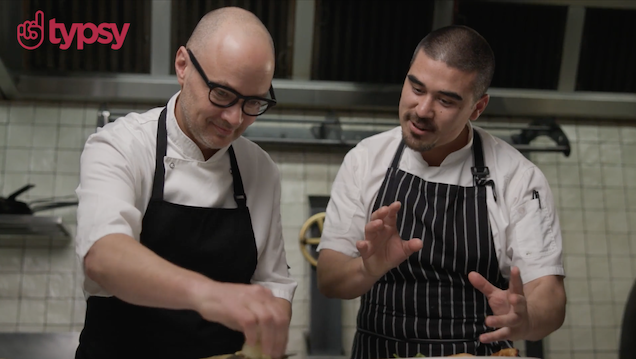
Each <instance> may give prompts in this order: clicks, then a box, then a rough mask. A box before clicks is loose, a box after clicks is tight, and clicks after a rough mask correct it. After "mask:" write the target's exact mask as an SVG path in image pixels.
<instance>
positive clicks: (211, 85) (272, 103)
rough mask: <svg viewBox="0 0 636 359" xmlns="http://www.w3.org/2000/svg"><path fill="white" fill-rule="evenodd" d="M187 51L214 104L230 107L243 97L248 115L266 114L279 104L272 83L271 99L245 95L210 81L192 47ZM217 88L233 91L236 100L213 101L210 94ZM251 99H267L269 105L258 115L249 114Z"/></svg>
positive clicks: (270, 89) (243, 108)
mask: <svg viewBox="0 0 636 359" xmlns="http://www.w3.org/2000/svg"><path fill="white" fill-rule="evenodd" d="M186 51H187V52H188V56H189V57H190V61H191V62H192V64H193V65H194V68H195V69H196V70H197V72H198V73H199V75H200V76H201V78H202V79H203V81H204V82H205V84H206V85H207V86H208V88H209V89H210V92H208V101H210V103H211V104H212V105H214V106H217V107H221V108H230V107H232V106H234V105H236V104H237V103H238V102H239V100H241V99H242V100H243V104H242V105H241V111H243V113H244V114H246V115H248V116H260V115H262V114H264V113H265V112H267V110H269V109H270V108H272V107H273V106H276V104H277V101H276V94H275V93H274V86H272V84H270V85H269V95H270V96H271V97H272V98H271V99H269V98H264V97H260V96H244V95H241V94H240V93H239V92H238V91H236V90H235V89H233V88H231V87H228V86H225V85H221V84H220V83H216V82H213V81H210V80H209V79H208V76H207V75H206V74H205V71H203V68H202V67H201V65H200V64H199V61H198V60H197V58H196V57H195V56H194V54H193V53H192V51H191V50H190V49H186ZM215 88H221V89H223V90H225V91H228V92H230V93H232V94H233V95H235V96H236V98H235V99H234V100H232V101H231V102H230V103H229V104H227V105H219V104H218V103H215V102H214V101H212V99H211V98H210V96H211V94H212V90H214V89H215ZM249 100H259V101H265V102H267V107H266V108H265V110H263V112H261V113H259V114H258V115H252V114H249V113H247V112H245V104H246V103H247V101H249Z"/></svg>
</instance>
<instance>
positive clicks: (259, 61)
mask: <svg viewBox="0 0 636 359" xmlns="http://www.w3.org/2000/svg"><path fill="white" fill-rule="evenodd" d="M175 70H176V76H177V79H178V81H179V84H180V87H181V91H180V92H179V93H177V94H175V95H174V96H173V97H172V98H171V99H170V100H169V101H168V103H167V105H166V106H165V107H162V108H156V109H152V110H150V111H148V112H145V113H141V114H139V113H130V114H128V115H127V116H125V117H123V118H120V119H118V120H117V121H115V122H113V123H110V124H108V125H106V126H104V128H102V129H100V130H99V131H98V132H97V133H95V134H93V135H91V136H90V137H89V139H88V140H87V142H86V145H85V147H84V151H83V153H82V157H81V175H80V185H79V187H78V188H77V195H78V197H79V207H78V214H77V220H78V228H77V238H76V243H77V245H76V249H77V254H78V257H79V259H80V261H81V263H82V264H83V273H84V281H83V289H84V293H85V296H86V299H87V304H86V317H85V325H84V329H83V330H82V333H81V336H80V344H79V347H78V349H77V353H76V358H91V359H92V358H108V359H112V358H128V357H131V358H132V357H134V358H204V357H209V356H213V355H220V354H227V353H234V352H236V351H238V350H240V349H241V347H242V346H243V344H244V343H245V342H247V343H248V344H250V345H256V344H259V345H260V346H261V348H262V352H263V354H265V355H270V356H272V357H273V358H277V357H280V356H282V355H283V354H284V352H285V348H286V345H287V334H288V330H289V321H290V317H291V304H290V302H291V300H292V297H293V295H294V290H295V288H296V282H294V281H293V280H292V278H291V277H290V274H289V271H288V267H287V263H286V259H285V251H284V246H283V238H282V233H281V232H282V230H281V218H280V177H279V173H278V170H277V166H276V165H275V164H274V162H273V161H272V160H271V158H270V157H269V156H268V155H267V154H266V153H265V152H264V151H263V150H261V149H260V148H259V147H258V146H257V145H255V144H254V143H252V142H250V141H249V140H247V139H245V138H243V137H241V134H242V133H243V132H244V131H245V129H246V128H247V127H248V126H249V125H251V124H252V123H254V121H255V119H256V117H257V116H258V115H261V114H263V113H264V112H265V111H267V109H269V108H270V107H272V106H274V105H275V104H276V100H275V95H274V90H273V88H272V85H271V82H272V78H273V74H274V46H273V42H272V39H271V36H270V34H269V32H268V31H267V29H266V28H265V27H264V26H263V24H262V23H261V22H260V21H259V19H258V18H257V17H256V16H254V15H253V14H252V13H250V12H248V11H245V10H242V9H239V8H223V9H219V10H215V11H213V12H211V13H208V14H207V15H206V16H204V17H203V18H202V19H201V21H200V22H199V24H198V25H197V27H196V28H195V30H194V32H193V33H192V36H191V37H190V39H189V40H188V42H187V44H186V46H185V47H183V46H182V47H180V48H179V49H178V51H177V53H176V59H175Z"/></svg>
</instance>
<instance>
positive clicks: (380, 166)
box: [318, 123, 565, 283]
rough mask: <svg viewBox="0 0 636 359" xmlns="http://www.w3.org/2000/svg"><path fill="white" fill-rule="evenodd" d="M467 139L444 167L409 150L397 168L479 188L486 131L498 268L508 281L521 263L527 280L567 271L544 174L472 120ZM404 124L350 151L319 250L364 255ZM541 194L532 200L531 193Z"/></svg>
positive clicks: (336, 184) (489, 201)
mask: <svg viewBox="0 0 636 359" xmlns="http://www.w3.org/2000/svg"><path fill="white" fill-rule="evenodd" d="M468 126H469V129H470V135H469V138H470V140H469V143H468V144H467V145H466V146H464V147H463V148H462V149H460V150H458V151H456V152H453V153H451V154H450V155H448V157H446V159H445V160H444V161H443V162H442V164H441V165H440V166H439V167H434V166H429V165H428V164H427V163H426V161H424V159H423V158H422V156H421V154H420V153H419V152H415V151H413V150H412V149H410V148H408V147H406V148H405V149H404V153H403V155H402V158H401V160H400V165H399V168H400V169H401V170H402V171H405V172H408V173H411V174H413V175H415V176H418V177H420V178H422V179H424V180H426V181H428V182H437V183H445V184H451V185H459V186H463V187H472V186H473V175H472V172H471V167H472V166H473V155H472V144H473V140H472V139H473V130H474V129H476V130H477V131H479V133H480V134H481V138H482V142H483V150H484V161H485V165H486V166H487V167H488V168H489V169H490V178H491V179H493V180H494V182H495V191H496V195H497V201H495V199H494V197H493V193H492V189H491V187H489V186H487V187H486V190H487V204H488V218H489V221H490V226H491V228H492V234H493V240H494V244H495V252H496V254H497V259H498V260H499V268H500V270H501V272H502V274H503V275H504V277H506V278H509V276H510V268H511V267H512V266H517V267H519V269H520V272H521V278H522V280H523V282H524V283H527V282H529V281H532V280H534V279H537V278H539V277H542V276H546V275H561V276H563V275H565V272H564V269H563V262H562V257H561V252H562V239H561V229H560V225H559V219H558V216H557V213H556V211H555V208H554V201H553V197H552V192H551V191H550V187H549V186H548V181H547V180H546V178H545V176H544V175H543V173H542V172H541V170H539V168H537V166H535V165H534V164H533V163H532V162H530V161H529V160H527V159H526V158H525V157H524V156H523V155H522V154H521V153H519V152H518V151H517V150H516V149H515V148H514V147H512V146H510V145H509V144H508V143H506V142H505V141H503V140H501V139H498V138H496V137H494V136H492V135H490V134H489V133H487V132H485V131H484V130H482V129H480V128H478V127H473V126H472V125H470V123H469V125H468ZM401 140H402V129H401V128H400V127H396V128H394V129H392V130H389V131H386V132H383V133H380V134H377V135H374V136H371V137H369V138H366V139H364V140H362V141H361V142H360V143H358V145H357V146H356V147H355V148H353V149H352V150H351V151H349V153H347V155H346V156H345V159H344V162H343V163H342V166H341V167H340V169H339V171H338V174H337V176H336V179H335V181H334V183H333V187H332V191H331V198H330V200H329V204H328V205H327V209H326V219H325V223H324V228H323V232H322V237H321V239H320V245H319V246H318V250H322V249H332V250H335V251H338V252H341V253H344V254H346V255H348V256H351V257H356V256H359V255H360V254H359V252H358V250H357V249H356V246H355V244H356V242H357V241H360V240H363V239H364V226H365V225H366V224H367V223H368V222H369V221H370V218H371V213H372V210H373V205H374V203H375V199H376V197H377V195H378V191H379V189H380V185H381V184H382V181H383V180H384V176H385V174H386V171H387V169H388V167H390V166H391V161H392V159H393V157H394V155H395V151H396V150H397V147H398V145H399V144H400V141H401ZM535 190H536V191H537V192H538V193H539V199H533V191H535Z"/></svg>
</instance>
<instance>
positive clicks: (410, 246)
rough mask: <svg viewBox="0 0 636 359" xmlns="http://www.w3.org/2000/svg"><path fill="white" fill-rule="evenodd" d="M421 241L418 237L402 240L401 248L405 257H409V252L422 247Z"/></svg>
mask: <svg viewBox="0 0 636 359" xmlns="http://www.w3.org/2000/svg"><path fill="white" fill-rule="evenodd" d="M422 246H423V243H422V240H421V239H419V238H411V239H409V240H408V241H403V242H402V249H403V250H404V254H405V255H406V257H407V258H408V257H410V256H411V254H413V253H415V252H417V251H419V250H420V249H422Z"/></svg>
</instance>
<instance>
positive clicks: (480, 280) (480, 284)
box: [468, 272, 501, 298]
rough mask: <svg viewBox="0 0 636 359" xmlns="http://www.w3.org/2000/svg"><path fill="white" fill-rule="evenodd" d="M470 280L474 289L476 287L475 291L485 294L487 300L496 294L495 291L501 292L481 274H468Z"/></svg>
mask: <svg viewBox="0 0 636 359" xmlns="http://www.w3.org/2000/svg"><path fill="white" fill-rule="evenodd" d="M468 280H469V281H470V284H472V285H473V287H475V289H477V290H478V291H480V292H482V293H484V295H485V296H486V297H487V298H488V297H490V295H491V294H492V293H494V292H495V291H497V290H501V289H499V288H497V287H495V286H494V285H492V284H490V282H488V281H487V280H486V278H484V277H483V276H482V275H481V274H479V273H477V272H470V273H468Z"/></svg>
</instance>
